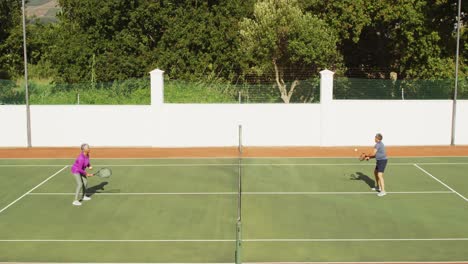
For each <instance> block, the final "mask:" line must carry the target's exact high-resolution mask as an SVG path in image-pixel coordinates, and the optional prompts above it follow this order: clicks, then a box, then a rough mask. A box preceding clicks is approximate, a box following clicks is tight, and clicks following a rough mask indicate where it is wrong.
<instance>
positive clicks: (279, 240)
mask: <svg viewBox="0 0 468 264" xmlns="http://www.w3.org/2000/svg"><path fill="white" fill-rule="evenodd" d="M235 241H236V240H235V239H0V242H72V243H73V242H85V243H86V242H97V243H103V242H235ZM242 241H243V242H367V241H369V242H374V241H468V238H467V237H455V238H297V239H295V238H290V239H289V238H286V239H282V238H271V239H242Z"/></svg>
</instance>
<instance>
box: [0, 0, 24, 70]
mask: <svg viewBox="0 0 468 264" xmlns="http://www.w3.org/2000/svg"><path fill="white" fill-rule="evenodd" d="M21 21H22V20H21V0H2V1H0V79H1V78H9V77H10V76H15V75H19V74H20V73H21V72H22V66H23V61H22V58H23V57H22V51H23V45H22V28H21V25H22V24H21Z"/></svg>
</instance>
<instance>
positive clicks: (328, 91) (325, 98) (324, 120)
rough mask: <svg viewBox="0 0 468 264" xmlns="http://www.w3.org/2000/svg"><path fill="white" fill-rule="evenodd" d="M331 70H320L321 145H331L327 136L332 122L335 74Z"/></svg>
mask: <svg viewBox="0 0 468 264" xmlns="http://www.w3.org/2000/svg"><path fill="white" fill-rule="evenodd" d="M334 74H335V73H334V72H332V71H330V70H323V71H321V72H320V145H321V146H330V143H329V139H328V138H327V135H328V134H330V133H328V132H329V131H330V130H329V126H330V124H331V123H332V122H331V120H330V119H331V118H332V116H331V115H330V112H331V111H332V109H331V108H332V101H333V75H334Z"/></svg>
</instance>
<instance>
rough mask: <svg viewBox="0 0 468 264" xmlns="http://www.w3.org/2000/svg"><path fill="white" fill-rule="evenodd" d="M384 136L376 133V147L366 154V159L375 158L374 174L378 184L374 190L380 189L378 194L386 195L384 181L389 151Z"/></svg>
mask: <svg viewBox="0 0 468 264" xmlns="http://www.w3.org/2000/svg"><path fill="white" fill-rule="evenodd" d="M382 139H383V136H382V134H380V133H378V134H377V135H375V147H374V152H373V153H372V154H368V155H366V160H369V159H372V158H375V159H376V161H377V162H376V166H375V169H374V176H375V182H376V185H375V187H374V188H372V190H374V191H378V192H379V193H378V194H377V195H378V196H384V195H386V194H387V193H386V192H385V182H384V171H385V167H386V166H387V161H388V160H387V153H386V151H385V145H384V144H383V142H382Z"/></svg>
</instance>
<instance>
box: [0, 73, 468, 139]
mask: <svg viewBox="0 0 468 264" xmlns="http://www.w3.org/2000/svg"><path fill="white" fill-rule="evenodd" d="M163 73H164V72H163V71H160V70H154V71H152V72H151V93H152V98H151V105H150V106H92V105H61V106H39V105H33V106H31V122H32V123H31V129H32V145H33V146H35V147H38V146H78V145H79V144H81V143H82V142H88V143H89V144H92V145H93V146H153V147H198V146H201V147H204V146H237V145H238V140H239V138H238V125H242V126H243V138H242V140H243V144H244V145H245V146H359V145H366V146H368V145H369V144H372V142H373V138H374V135H375V133H377V132H380V133H382V134H383V135H384V142H385V143H386V144H387V145H393V146H395V145H408V146H418V145H449V144H450V139H451V120H452V101H450V100H437V101H428V100H420V101H412V100H407V101H399V100H333V99H332V93H331V89H333V72H330V71H323V72H322V73H321V75H322V76H321V78H322V80H321V95H322V96H321V103H320V104H290V105H286V104H165V103H164V98H163V94H164V93H163V91H164V82H163ZM457 109H458V111H457V124H456V138H455V139H456V141H455V143H456V144H458V145H468V101H467V100H465V101H462V100H460V101H458V108H457ZM25 120H26V113H25V106H0V124H1V126H0V147H17V146H21V147H24V146H26V145H27V138H26V121H25Z"/></svg>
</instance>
